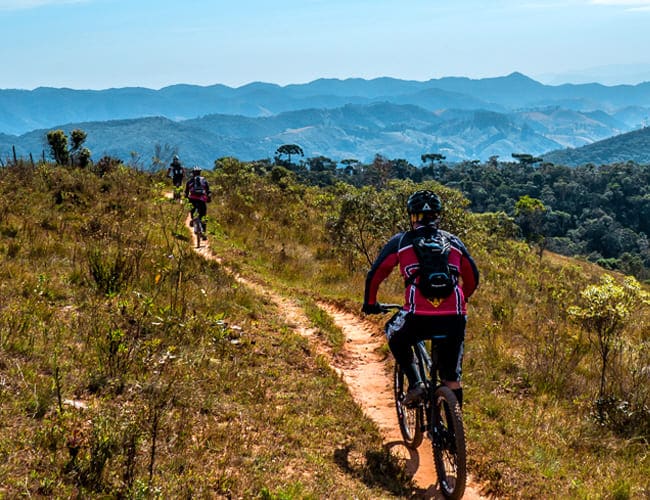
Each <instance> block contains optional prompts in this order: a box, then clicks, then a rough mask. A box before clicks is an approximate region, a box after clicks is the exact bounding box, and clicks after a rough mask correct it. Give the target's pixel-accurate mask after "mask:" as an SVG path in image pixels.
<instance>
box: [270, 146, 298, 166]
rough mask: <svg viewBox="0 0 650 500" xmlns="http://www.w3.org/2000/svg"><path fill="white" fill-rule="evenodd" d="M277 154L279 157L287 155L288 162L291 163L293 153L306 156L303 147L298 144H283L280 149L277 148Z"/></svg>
mask: <svg viewBox="0 0 650 500" xmlns="http://www.w3.org/2000/svg"><path fill="white" fill-rule="evenodd" d="M275 154H276V156H278V157H281V156H282V155H286V156H287V163H288V164H289V165H291V155H300V156H305V153H304V152H303V150H302V148H301V147H300V146H298V145H297V144H283V145H282V146H280V147H279V148H278V149H276V150H275Z"/></svg>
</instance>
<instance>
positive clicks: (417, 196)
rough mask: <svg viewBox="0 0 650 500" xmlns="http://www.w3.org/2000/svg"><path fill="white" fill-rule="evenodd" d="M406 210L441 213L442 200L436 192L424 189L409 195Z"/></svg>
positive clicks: (419, 212)
mask: <svg viewBox="0 0 650 500" xmlns="http://www.w3.org/2000/svg"><path fill="white" fill-rule="evenodd" d="M406 211H407V212H408V213H409V215H411V214H432V215H433V214H435V215H437V214H439V213H440V212H442V201H440V198H439V197H438V195H437V194H436V193H434V192H433V191H429V190H428V189H423V190H421V191H416V192H415V193H413V194H412V195H411V196H409V199H408V201H407V202H406Z"/></svg>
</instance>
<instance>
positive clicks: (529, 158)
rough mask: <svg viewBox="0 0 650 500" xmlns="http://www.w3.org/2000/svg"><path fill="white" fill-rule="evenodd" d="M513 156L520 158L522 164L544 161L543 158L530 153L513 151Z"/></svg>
mask: <svg viewBox="0 0 650 500" xmlns="http://www.w3.org/2000/svg"><path fill="white" fill-rule="evenodd" d="M512 157H513V158H515V159H516V160H519V163H521V164H522V165H534V164H535V163H539V162H540V161H543V158H538V157H536V156H533V155H531V154H528V153H512Z"/></svg>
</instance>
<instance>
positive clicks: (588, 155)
mask: <svg viewBox="0 0 650 500" xmlns="http://www.w3.org/2000/svg"><path fill="white" fill-rule="evenodd" d="M543 157H544V160H546V161H550V162H552V163H555V164H558V165H569V166H576V165H584V164H587V163H593V164H594V165H605V164H610V163H619V162H620V163H625V162H627V161H629V160H633V161H635V162H637V163H639V164H646V163H650V127H644V128H642V129H640V130H634V131H632V132H628V133H626V134H621V135H617V136H615V137H610V138H608V139H603V140H602V141H598V142H595V143H593V144H589V145H587V146H583V147H581V148H577V149H564V150H559V151H552V152H550V153H546V154H544V155H543Z"/></svg>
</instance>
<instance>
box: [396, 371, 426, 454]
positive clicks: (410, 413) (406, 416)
mask: <svg viewBox="0 0 650 500" xmlns="http://www.w3.org/2000/svg"><path fill="white" fill-rule="evenodd" d="M393 379H394V395H395V409H396V410H397V422H398V423H399V430H400V432H401V433H402V439H403V440H404V444H406V446H408V447H409V448H411V449H415V448H417V447H418V446H420V444H422V437H423V433H422V416H423V411H422V405H417V406H415V407H412V408H409V407H407V406H406V405H404V404H402V401H404V396H405V395H406V392H407V388H408V380H407V378H406V375H405V374H404V372H403V371H402V369H401V368H400V367H399V366H398V364H397V363H395V369H394V377H393Z"/></svg>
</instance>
